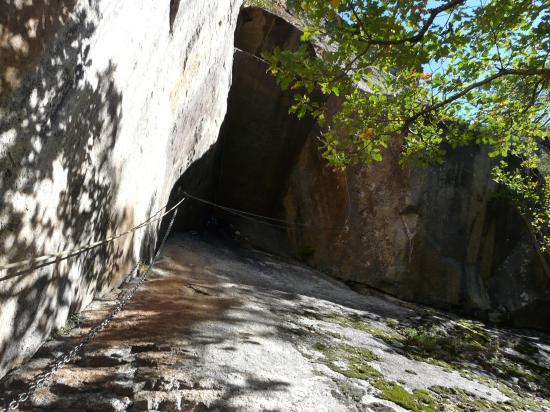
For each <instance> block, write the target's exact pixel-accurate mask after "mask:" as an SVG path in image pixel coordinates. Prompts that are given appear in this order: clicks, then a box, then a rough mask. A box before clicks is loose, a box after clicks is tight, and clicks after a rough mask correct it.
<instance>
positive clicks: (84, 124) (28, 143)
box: [0, 0, 240, 376]
mask: <svg viewBox="0 0 550 412" xmlns="http://www.w3.org/2000/svg"><path fill="white" fill-rule="evenodd" d="M239 6H240V1H239V0H212V1H202V0H191V1H185V2H183V1H182V2H181V4H180V1H179V0H171V1H169V0H164V1H154V0H126V1H116V2H113V1H93V2H85V1H80V2H77V1H70V0H62V1H54V2H47V1H40V0H39V1H27V2H22V1H21V2H19V1H15V2H14V1H7V2H6V1H4V2H2V4H0V205H1V207H0V263H3V264H4V263H7V262H13V261H19V260H22V259H29V258H32V257H35V256H39V255H43V254H46V253H56V252H57V251H61V250H64V249H69V248H72V247H75V246H77V245H82V244H86V243H88V242H89V241H92V240H97V239H102V238H105V237H107V236H109V235H112V234H114V233H120V232H123V231H126V230H128V229H129V228H131V227H133V226H135V225H136V224H138V223H140V222H142V221H143V220H145V219H146V218H148V217H149V216H151V215H152V214H153V213H155V212H156V211H158V210H159V209H160V208H161V207H162V206H164V204H165V203H166V201H167V200H168V196H169V193H170V190H171V187H172V184H173V183H174V181H175V180H176V179H177V178H178V177H179V176H180V175H181V174H182V173H183V172H184V171H185V169H186V168H187V167H188V165H189V164H190V163H192V162H193V161H194V160H195V159H197V158H198V157H200V156H201V154H202V153H203V152H205V151H206V150H207V149H208V148H209V146H210V145H211V144H212V143H214V142H215V140H216V138H217V136H218V133H219V128H220V125H221V123H222V121H223V117H224V115H225V111H226V101H227V93H228V90H229V86H230V81H231V67H232V59H233V41H232V39H233V33H234V30H235V23H236V19H237V14H238V10H239ZM157 228H158V222H157V223H156V224H154V225H152V226H150V227H148V228H147V229H142V230H141V231H138V232H136V233H135V234H134V235H132V236H128V237H124V238H122V239H120V240H118V241H116V242H114V243H110V244H109V245H107V246H106V247H100V248H97V249H94V250H93V251H90V252H88V253H86V254H84V255H82V256H79V257H78V258H73V259H71V260H69V261H66V262H62V263H59V264H57V265H53V266H49V267H47V268H44V269H41V270H37V271H34V272H32V273H25V274H21V275H14V273H13V271H10V272H5V271H3V272H1V273H0V325H1V326H0V376H1V375H3V374H4V373H5V372H6V371H7V370H8V369H10V368H11V367H13V366H14V365H16V364H18V363H19V362H20V361H21V360H22V359H24V358H26V357H28V356H29V355H31V354H32V353H33V352H34V351H35V350H36V348H37V347H38V345H39V344H40V343H41V342H42V341H43V339H44V338H45V336H47V335H48V333H49V332H50V330H51V329H52V328H54V327H59V326H61V325H63V324H64V322H65V320H66V318H67V314H68V313H69V312H73V311H75V310H78V309H79V308H80V307H83V306H84V305H86V304H87V303H88V302H90V300H91V299H92V297H93V296H97V295H101V294H102V293H104V292H106V291H108V290H109V289H110V288H112V287H113V286H116V285H117V284H119V283H120V281H121V279H122V278H123V276H124V275H125V274H127V273H128V272H129V271H130V270H131V268H132V266H133V264H135V263H136V261H137V259H138V257H140V256H142V257H147V256H148V255H150V250H151V249H152V247H154V242H155V238H156V233H157Z"/></svg>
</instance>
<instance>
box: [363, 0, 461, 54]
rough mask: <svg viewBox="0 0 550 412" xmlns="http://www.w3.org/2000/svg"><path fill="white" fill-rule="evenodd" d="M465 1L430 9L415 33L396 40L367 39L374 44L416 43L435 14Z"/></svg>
mask: <svg viewBox="0 0 550 412" xmlns="http://www.w3.org/2000/svg"><path fill="white" fill-rule="evenodd" d="M464 3H466V0H452V1H450V2H448V3H445V4H442V5H441V6H439V7H436V8H434V9H430V10H429V12H430V15H429V16H428V19H427V20H426V22H425V23H424V25H423V26H422V27H421V28H420V30H419V31H418V33H416V34H415V35H413V36H410V37H405V38H402V39H396V40H384V39H368V42H369V43H370V44H376V45H382V46H389V45H397V44H404V43H418V42H419V41H420V40H422V39H423V38H424V36H425V35H426V33H427V32H428V30H429V28H430V26H431V25H432V23H433V22H434V20H435V18H436V17H437V15H438V14H439V13H441V12H443V11H445V10H449V9H452V8H454V7H456V6H459V5H462V4H464Z"/></svg>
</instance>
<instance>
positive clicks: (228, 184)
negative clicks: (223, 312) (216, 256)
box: [171, 8, 315, 254]
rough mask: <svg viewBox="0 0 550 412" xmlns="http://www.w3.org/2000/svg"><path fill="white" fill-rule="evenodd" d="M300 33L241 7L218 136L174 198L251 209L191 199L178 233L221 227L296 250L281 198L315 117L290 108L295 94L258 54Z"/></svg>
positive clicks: (283, 250)
mask: <svg viewBox="0 0 550 412" xmlns="http://www.w3.org/2000/svg"><path fill="white" fill-rule="evenodd" d="M300 34H301V33H300V31H299V30H297V29H296V28H295V27H293V26H292V25H290V24H289V23H288V22H286V21H285V20H283V19H282V18H280V17H277V16H275V15H272V14H270V13H267V12H266V11H265V10H262V9H257V8H244V9H243V10H242V11H241V13H240V15H239V20H238V23H237V28H236V32H235V55H234V63H233V81H232V86H231V89H230V92H229V96H228V107H227V114H226V117H225V120H224V123H223V125H222V127H221V131H220V135H219V138H218V140H217V142H216V144H214V145H213V146H211V148H210V149H209V150H208V151H207V152H206V153H205V154H204V155H203V156H202V157H201V158H200V159H199V160H197V161H195V162H194V163H193V164H192V165H191V166H190V167H189V168H188V169H187V171H186V172H185V173H184V174H183V175H182V176H181V177H180V179H179V180H178V181H177V183H176V184H175V185H174V188H173V190H172V194H171V202H172V204H174V203H175V202H176V201H177V200H178V199H180V198H181V196H182V195H183V193H185V192H187V193H189V194H191V195H193V196H196V197H198V198H201V199H205V200H208V201H211V202H214V203H215V204H217V205H222V206H224V207H227V208H231V209H236V210H240V211H245V212H246V213H237V212H234V211H228V210H224V209H221V208H218V207H212V206H211V205H208V204H205V203H203V202H200V201H198V200H194V199H188V200H187V201H185V202H184V204H183V205H182V207H180V209H179V212H178V217H177V219H176V221H175V225H174V229H173V230H174V231H190V230H191V231H203V230H205V229H209V231H212V230H213V229H215V230H216V231H219V230H220V229H221V232H222V233H224V234H228V233H231V234H232V236H236V237H238V238H240V239H241V240H244V241H248V242H250V243H251V244H253V245H254V246H256V247H259V248H261V249H264V250H269V251H272V252H276V253H280V254H288V253H290V252H291V247H290V246H289V241H288V234H287V230H286V228H285V217H286V216H285V208H284V204H283V203H284V197H285V194H286V192H287V189H288V180H289V176H290V174H291V172H292V171H293V170H294V169H295V167H296V163H297V160H298V156H299V154H300V151H301V150H302V148H303V146H304V143H305V142H306V140H307V139H308V137H310V135H311V133H313V132H314V131H315V130H314V129H315V122H314V121H313V119H302V120H299V119H297V118H296V116H294V115H290V114H289V108H290V105H291V96H290V94H289V93H286V92H282V91H281V90H280V88H279V86H278V85H277V84H276V82H275V80H274V78H273V77H272V76H271V75H270V74H268V73H267V70H268V65H267V63H266V62H265V61H264V60H262V59H261V53H262V52H263V51H264V50H271V49H273V48H274V47H280V48H282V49H292V48H295V47H297V45H298V44H299V42H300V40H299V39H300ZM254 215H260V216H268V217H270V218H271V219H273V220H269V219H268V220H265V219H257V218H256V217H255V216H254Z"/></svg>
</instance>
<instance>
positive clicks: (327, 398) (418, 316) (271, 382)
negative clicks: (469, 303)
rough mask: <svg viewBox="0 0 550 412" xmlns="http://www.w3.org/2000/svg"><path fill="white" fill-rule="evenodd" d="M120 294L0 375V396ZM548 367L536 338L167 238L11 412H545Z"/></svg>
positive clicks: (193, 240) (276, 262)
mask: <svg viewBox="0 0 550 412" xmlns="http://www.w3.org/2000/svg"><path fill="white" fill-rule="evenodd" d="M131 286H132V281H130V282H128V283H127V284H125V285H124V286H123V289H124V288H129V287H131ZM120 292H121V291H120V290H118V291H114V292H113V293H111V294H109V295H108V296H106V297H105V298H104V299H101V300H97V301H94V302H93V303H92V304H91V305H90V306H89V307H88V308H87V309H86V310H85V311H84V312H82V313H81V314H79V315H78V316H77V317H73V319H72V323H71V325H69V326H72V328H67V329H66V330H65V329H64V330H63V331H60V333H59V334H57V335H56V337H55V338H54V339H51V340H50V341H48V342H46V343H45V344H44V346H43V347H42V348H41V349H40V350H39V352H38V353H37V354H36V355H35V356H34V358H33V359H32V360H31V361H29V362H28V363H27V364H26V365H24V366H23V367H22V368H21V369H19V370H17V371H15V372H14V373H12V374H11V375H9V376H8V377H7V378H5V379H4V380H3V382H2V386H0V391H2V392H4V394H3V397H4V399H9V398H10V395H11V394H12V393H15V392H17V391H20V390H23V389H25V385H26V384H27V383H28V382H29V380H30V379H31V378H32V376H34V375H35V374H37V373H38V372H40V371H42V369H43V368H44V367H45V366H46V365H48V364H49V363H50V362H51V361H52V360H53V359H54V358H55V357H56V356H58V355H59V354H61V353H62V352H63V351H64V350H67V349H70V348H71V347H72V345H74V344H75V343H77V342H78V341H79V340H80V339H81V337H82V336H83V335H84V334H85V333H86V331H87V330H89V328H90V327H92V326H94V325H96V324H97V323H98V322H100V321H101V320H102V318H104V317H105V316H106V314H107V313H108V311H109V310H110V309H111V308H112V307H113V305H114V301H115V299H116V297H117V296H118V294H119V293H120ZM61 332H62V333H61ZM549 371H550V345H549V344H548V338H547V337H546V336H544V335H534V334H531V335H529V336H527V335H520V334H517V333H514V332H512V331H506V330H501V329H494V328H489V327H487V326H485V325H482V324H480V323H477V322H472V321H467V320H463V319H458V318H456V317H454V316H451V315H447V314H442V313H439V312H435V311H433V310H430V309H427V308H421V307H418V306H415V305H411V304H405V303H403V302H399V301H397V300H395V299H390V298H387V297H384V296H380V295H377V294H374V293H370V294H366V295H365V294H358V293H356V292H354V291H352V290H350V289H349V288H348V287H347V286H345V285H344V284H342V283H340V282H338V281H335V280H333V279H331V278H329V277H327V276H325V275H323V274H321V273H319V272H317V271H315V270H313V269H311V268H308V267H305V266H303V265H301V264H298V263H295V262H291V261H285V260H281V259H278V258H275V257H273V256H271V255H267V254H265V253H262V252H258V251H251V250H238V249H233V248H229V247H227V246H224V245H222V244H216V243H215V242H214V243H212V242H206V241H203V240H201V239H199V238H198V237H194V236H191V235H181V234H180V235H176V236H174V237H173V238H172V239H171V240H170V241H169V242H168V244H167V248H166V250H165V253H164V254H163V256H162V257H161V259H160V260H159V261H158V263H157V264H156V265H155V268H154V270H153V272H152V274H151V275H150V276H149V277H148V279H147V281H146V282H145V283H144V284H143V285H142V287H141V288H140V289H139V291H138V292H137V293H136V295H135V296H134V298H133V300H132V301H131V302H130V303H129V304H128V306H127V307H126V309H125V310H124V311H122V312H120V313H119V314H118V315H117V316H116V317H115V319H114V321H113V323H112V325H111V326H110V327H109V328H108V329H106V330H104V331H103V332H102V333H101V334H100V335H98V337H97V338H96V339H95V340H94V341H93V342H92V343H91V344H90V345H88V346H87V347H86V348H85V350H84V351H83V352H82V353H80V355H79V356H78V357H77V359H76V361H74V362H73V363H71V364H69V365H68V366H67V367H65V368H64V369H61V370H60V371H58V372H57V373H56V374H55V375H54V377H53V379H52V381H51V384H50V385H49V386H48V387H46V388H43V389H40V390H39V391H37V392H36V393H35V395H33V396H32V398H31V399H30V401H29V402H27V403H25V404H24V405H23V406H22V407H21V408H20V410H25V411H31V410H32V411H41V410H49V411H125V410H134V411H153V410H162V411H179V410H184V411H371V410H372V411H402V410H414V411H438V410H446V411H453V410H456V411H459V410H471V411H478V410H488V411H489V410H491V411H492V410H509V411H516V410H533V411H545V410H546V411H550V403H549V402H548V388H550V374H549V373H550V372H549ZM1 396H2V395H0V397H1Z"/></svg>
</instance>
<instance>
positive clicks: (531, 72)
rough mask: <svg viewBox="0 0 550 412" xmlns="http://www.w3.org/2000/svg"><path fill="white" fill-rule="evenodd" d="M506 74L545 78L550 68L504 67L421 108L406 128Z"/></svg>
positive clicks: (548, 76)
mask: <svg viewBox="0 0 550 412" xmlns="http://www.w3.org/2000/svg"><path fill="white" fill-rule="evenodd" d="M504 76H543V77H544V78H550V69H547V68H543V69H523V70H522V69H503V70H499V71H498V72H496V73H495V74H493V75H491V76H489V77H487V78H485V79H483V80H479V81H477V82H475V83H472V84H470V85H469V86H468V87H466V88H465V89H464V90H462V91H460V92H458V93H455V94H453V95H451V96H449V97H447V98H446V99H444V100H443V101H441V102H439V103H437V104H434V105H433V106H429V107H426V108H425V109H424V110H421V111H420V112H418V113H416V114H415V115H413V116H412V117H410V118H409V120H408V121H407V122H405V128H408V127H409V126H410V125H411V124H412V123H414V121H415V120H417V119H418V118H419V117H421V116H424V115H426V114H428V113H430V112H433V111H435V110H437V109H440V108H441V107H443V106H446V105H448V104H449V103H452V102H454V101H455V100H458V99H460V98H461V97H463V96H465V95H466V94H468V93H469V92H471V91H472V90H474V89H477V88H478V87H481V86H484V85H486V84H489V83H491V82H493V81H494V80H496V79H499V78H501V77H504Z"/></svg>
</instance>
